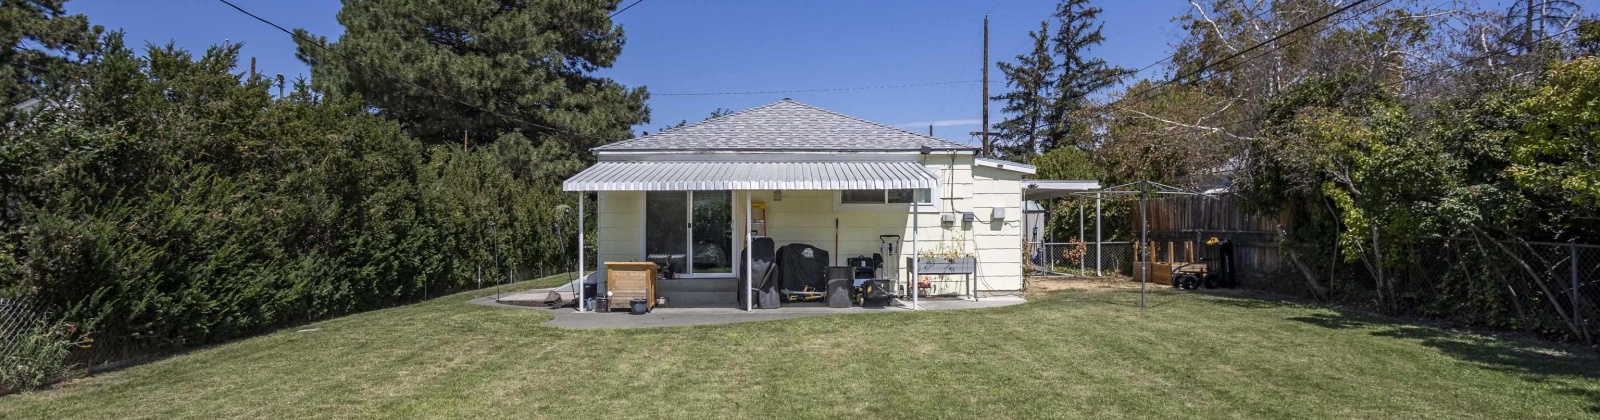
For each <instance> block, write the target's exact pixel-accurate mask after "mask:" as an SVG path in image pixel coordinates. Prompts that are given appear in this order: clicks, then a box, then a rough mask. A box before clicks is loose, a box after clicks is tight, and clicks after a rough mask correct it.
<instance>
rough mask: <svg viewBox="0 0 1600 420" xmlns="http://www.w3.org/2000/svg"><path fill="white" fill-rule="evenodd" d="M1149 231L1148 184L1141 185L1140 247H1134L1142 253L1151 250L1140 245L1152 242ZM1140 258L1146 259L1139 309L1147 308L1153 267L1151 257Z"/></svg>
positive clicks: (1141, 276) (1141, 279)
mask: <svg viewBox="0 0 1600 420" xmlns="http://www.w3.org/2000/svg"><path fill="white" fill-rule="evenodd" d="M1149 233H1150V192H1149V187H1148V186H1141V189H1140V191H1139V247H1134V248H1137V249H1140V251H1139V253H1140V254H1146V253H1147V251H1149V250H1147V249H1143V248H1140V247H1144V246H1148V245H1149V243H1150V238H1149V236H1148V235H1149ZM1140 258H1141V259H1143V260H1144V262H1143V266H1144V270H1140V276H1139V309H1144V308H1145V305H1144V295H1145V291H1146V290H1148V289H1149V288H1150V287H1149V284H1150V267H1151V264H1150V259H1149V258H1145V257H1144V256H1143V255H1141V256H1140Z"/></svg>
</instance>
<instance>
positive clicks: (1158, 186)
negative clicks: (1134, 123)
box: [1075, 181, 1210, 308]
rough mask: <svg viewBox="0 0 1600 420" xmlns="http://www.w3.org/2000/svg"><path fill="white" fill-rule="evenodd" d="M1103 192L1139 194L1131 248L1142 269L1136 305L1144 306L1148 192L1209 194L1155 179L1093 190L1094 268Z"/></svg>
mask: <svg viewBox="0 0 1600 420" xmlns="http://www.w3.org/2000/svg"><path fill="white" fill-rule="evenodd" d="M1102 194H1109V195H1112V196H1120V195H1132V194H1138V195H1139V242H1138V243H1136V244H1134V247H1133V248H1134V262H1135V264H1139V265H1138V266H1137V267H1140V268H1142V270H1140V271H1141V273H1140V275H1139V307H1140V308H1146V307H1147V306H1146V298H1147V296H1146V295H1147V293H1148V292H1149V284H1150V268H1151V263H1150V258H1149V257H1153V255H1152V254H1151V253H1150V250H1149V249H1147V248H1148V245H1149V242H1150V236H1149V232H1150V215H1149V213H1150V195H1151V194H1169V195H1186V196H1201V197H1210V196H1209V195H1207V194H1204V193H1196V192H1190V191H1187V190H1184V189H1182V188H1178V187H1174V186H1171V185H1167V184H1162V183H1159V182H1154V181H1136V182H1130V183H1126V184H1122V185H1117V186H1113V187H1108V188H1101V189H1100V190H1097V191H1095V192H1094V198H1095V242H1096V251H1095V253H1096V254H1097V255H1096V262H1095V268H1096V271H1099V270H1100V262H1099V261H1098V259H1099V258H1100V257H1099V255H1098V254H1099V253H1100V251H1099V246H1100V245H1099V242H1100V222H1099V220H1100V200H1101V198H1102ZM1075 195H1077V196H1079V197H1089V194H1088V193H1080V194H1075Z"/></svg>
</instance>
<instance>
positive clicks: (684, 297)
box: [656, 289, 738, 308]
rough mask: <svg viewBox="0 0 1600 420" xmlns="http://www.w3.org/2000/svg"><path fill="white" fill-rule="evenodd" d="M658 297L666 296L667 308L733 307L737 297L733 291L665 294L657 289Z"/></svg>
mask: <svg viewBox="0 0 1600 420" xmlns="http://www.w3.org/2000/svg"><path fill="white" fill-rule="evenodd" d="M656 296H665V297H666V298H667V306H668V307H673V308H684V307H706V306H711V307H721V306H733V305H734V304H736V303H738V302H735V298H736V297H737V296H735V295H734V294H733V291H732V290H728V291H725V292H663V291H661V289H656Z"/></svg>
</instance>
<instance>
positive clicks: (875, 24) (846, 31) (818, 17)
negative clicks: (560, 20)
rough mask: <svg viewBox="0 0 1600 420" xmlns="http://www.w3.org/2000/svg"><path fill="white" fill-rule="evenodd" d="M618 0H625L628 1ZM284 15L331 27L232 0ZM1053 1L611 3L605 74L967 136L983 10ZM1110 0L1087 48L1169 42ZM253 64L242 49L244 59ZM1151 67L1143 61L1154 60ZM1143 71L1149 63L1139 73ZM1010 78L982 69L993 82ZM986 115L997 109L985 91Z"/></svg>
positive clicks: (269, 61)
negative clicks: (619, 31)
mask: <svg viewBox="0 0 1600 420" xmlns="http://www.w3.org/2000/svg"><path fill="white" fill-rule="evenodd" d="M631 1H632V0H627V1H626V2H624V4H626V3H628V2H631ZM235 3H236V4H239V5H240V6H242V7H244V8H246V9H248V10H250V11H252V12H255V13H256V14H258V15H261V16H262V17H265V18H267V19H269V20H272V21H274V22H277V23H278V24H280V25H283V26H286V27H290V28H305V29H308V30H310V31H312V32H314V33H317V34H320V35H325V36H328V37H329V38H337V36H338V34H339V33H340V32H341V31H342V28H341V27H340V26H339V24H338V21H337V20H335V18H334V15H335V14H336V13H338V10H339V2H338V1H335V0H235ZM1054 5H1055V2H1054V1H1039V0H969V1H914V0H886V1H848V0H837V1H836V0H823V1H698V0H644V2H642V3H640V4H638V5H637V6H634V7H633V8H632V9H630V10H628V11H626V12H624V13H622V14H621V15H619V16H617V19H616V21H617V22H619V23H620V24H621V25H622V26H623V29H624V30H625V31H626V33H627V37H628V43H627V46H626V47H624V49H623V52H622V57H621V58H620V59H618V61H617V65H616V66H615V67H613V68H611V69H607V70H605V71H603V72H602V74H604V75H606V76H609V77H612V78H614V79H616V80H618V81H620V82H622V83H624V84H626V85H629V86H641V85H642V86H647V87H648V88H649V89H650V91H651V92H652V93H653V94H655V96H653V97H652V98H651V100H650V102H649V105H650V108H651V111H652V121H651V122H650V123H648V124H644V125H641V126H638V127H635V128H634V129H635V131H636V132H637V131H655V130H657V129H659V128H660V127H661V126H665V125H669V124H674V123H677V122H678V121H679V120H689V121H696V120H699V119H703V118H704V117H705V116H706V115H707V114H709V113H710V112H711V110H713V109H716V108H719V107H720V108H725V109H733V110H738V109H744V108H749V107H752V106H757V105H761V104H764V103H767V102H772V101H775V100H778V99H782V98H785V97H789V98H794V99H795V100H798V101H801V102H805V103H809V104H812V105H816V106H821V107H824V108H828V109H833V110H836V111H839V112H844V113H847V114H851V115H855V116H859V117H862V118H866V119H869V120H873V121H877V122H881V123H885V124H891V125H899V126H902V127H904V128H907V129H910V130H913V131H917V132H926V131H927V129H928V128H927V125H928V124H930V123H933V124H934V125H937V127H935V128H934V133H935V135H937V136H939V137H944V138H947V139H951V140H955V141H959V142H970V141H972V139H971V136H969V135H968V134H967V133H968V132H971V131H976V130H977V129H978V127H979V124H978V123H977V120H978V118H979V116H980V112H979V110H980V107H981V106H982V102H981V99H980V98H981V95H980V93H979V92H980V90H981V84H979V83H976V82H971V83H966V81H976V80H978V79H980V78H981V67H980V66H981V63H982V56H981V55H980V54H981V49H980V47H981V45H982V27H983V15H984V13H985V12H988V13H989V15H990V50H991V52H990V58H991V59H993V60H1000V59H1010V58H1012V57H1013V56H1015V55H1016V54H1018V53H1021V52H1023V50H1024V49H1025V48H1026V46H1027V32H1028V31H1029V30H1034V29H1037V28H1038V25H1039V21H1040V20H1043V19H1046V18H1047V17H1048V16H1049V14H1050V12H1051V10H1052V9H1053V7H1054ZM1096 5H1097V6H1099V7H1102V8H1104V9H1105V13H1104V14H1103V15H1102V16H1103V17H1104V20H1105V35H1106V37H1107V41H1106V43H1105V44H1104V45H1102V46H1101V47H1100V48H1098V49H1096V50H1095V54H1096V55H1099V56H1101V57H1103V58H1105V59H1106V60H1108V61H1110V62H1111V63H1113V64H1117V65H1121V66H1123V67H1128V68H1135V69H1136V68H1141V67H1144V66H1145V65H1148V64H1150V63H1152V62H1155V61H1156V60H1160V59H1161V58H1163V57H1165V55H1167V54H1169V53H1170V48H1169V44H1171V43H1172V42H1174V41H1176V39H1177V37H1178V35H1179V33H1178V30H1179V28H1178V27H1177V25H1175V24H1173V23H1172V22H1171V18H1172V17H1173V16H1177V15H1179V14H1181V13H1183V12H1184V11H1185V10H1186V8H1187V7H1188V4H1187V3H1186V2H1184V1H1181V0H1159V1H1157V0H1144V1H1128V0H1124V1H1111V0H1101V1H1098V2H1096ZM67 9H68V10H69V11H70V12H73V13H83V14H86V15H88V17H89V20H90V21H91V22H93V23H95V24H99V25H104V26H106V27H107V28H108V29H121V30H124V31H126V32H127V39H128V41H129V43H130V44H137V43H155V44H165V43H167V42H175V43H177V45H178V46H180V47H184V48H188V49H190V50H202V49H204V48H205V47H206V46H209V45H212V44H217V43H221V42H223V41H233V42H239V43H243V44H244V47H243V48H244V50H243V51H244V56H245V57H252V56H253V57H255V58H256V60H257V64H256V67H257V69H258V71H261V72H263V73H267V74H273V73H283V74H284V75H285V76H286V77H289V78H290V79H293V78H294V77H295V76H298V75H307V76H309V71H308V70H307V69H306V66H305V65H304V64H302V63H300V61H299V60H296V59H295V58H294V42H293V41H292V40H291V39H290V37H289V35H287V34H284V33H282V32H278V31H277V30H276V29H273V28H271V27H269V26H266V25H265V24H262V23H260V22H257V21H255V20H253V19H250V18H249V17H247V16H244V15H242V14H240V13H238V12H236V11H234V10H233V9H231V8H228V7H227V5H224V4H222V3H220V2H218V1H216V0H162V1H127V0H72V1H69V2H68V3H67ZM248 65H249V61H248V58H246V59H245V60H244V61H243V62H242V63H240V71H241V72H242V71H245V70H246V69H247V68H248V67H247V66H248ZM1159 70H1160V69H1159V67H1158V68H1156V69H1152V70H1150V71H1151V72H1156V71H1159ZM1145 75H1146V76H1158V75H1152V74H1149V73H1147V74H1145ZM945 82H963V83H953V84H938V85H928V86H916V87H901V88H886V89H860V90H846V91H833V92H794V93H771V94H752V95H713V96H669V95H663V94H670V93H707V92H749V91H773V90H796V89H836V88H858V87H871V86H886V85H906V84H929V83H945ZM1005 89H1006V87H1005V81H1004V78H1003V77H1001V75H1000V73H999V70H998V69H994V68H991V70H990V92H991V94H996V93H998V92H1002V91H1004V90H1005ZM990 120H991V122H998V121H999V120H1000V113H999V104H998V103H995V104H994V105H991V113H990Z"/></svg>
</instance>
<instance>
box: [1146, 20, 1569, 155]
mask: <svg viewBox="0 0 1600 420" xmlns="http://www.w3.org/2000/svg"><path fill="white" fill-rule="evenodd" d="M1577 29H1578V28H1576V27H1574V28H1571V29H1567V30H1564V31H1561V32H1557V33H1554V34H1551V35H1548V36H1545V37H1542V38H1540V39H1538V40H1535V41H1534V42H1535V43H1538V42H1544V41H1548V40H1551V39H1555V38H1557V37H1560V36H1562V35H1566V34H1568V33H1571V32H1573V31H1576V30H1577ZM1512 49H1513V48H1511V47H1505V48H1501V49H1499V50H1495V51H1490V52H1486V53H1484V54H1483V55H1480V56H1477V57H1473V58H1471V59H1467V60H1462V61H1460V62H1457V63H1455V64H1452V65H1449V66H1445V67H1442V68H1438V69H1435V70H1433V71H1429V72H1427V73H1423V74H1421V75H1418V76H1414V77H1411V78H1402V79H1400V80H1396V81H1392V82H1386V83H1382V84H1379V85H1378V87H1380V88H1391V87H1394V86H1396V85H1399V84H1401V83H1405V82H1410V81H1415V80H1418V79H1424V78H1428V77H1432V76H1434V75H1437V74H1439V73H1443V72H1445V71H1450V70H1455V69H1457V68H1460V67H1462V66H1465V65H1468V64H1472V63H1476V62H1479V61H1483V60H1487V59H1489V58H1492V57H1495V56H1500V55H1504V54H1506V53H1509V52H1511V50H1512ZM1263 118H1265V117H1263V116H1253V117H1247V118H1242V119H1238V120H1234V121H1231V122H1227V123H1223V124H1217V125H1213V126H1208V127H1181V128H1183V129H1187V130H1189V131H1184V132H1173V133H1164V134H1161V135H1158V136H1153V137H1147V138H1149V139H1152V140H1161V139H1166V138H1170V137H1174V136H1179V135H1186V134H1192V133H1196V132H1201V131H1212V132H1215V131H1218V130H1220V129H1222V128H1225V127H1232V126H1236V125H1241V124H1245V123H1250V122H1259V121H1260V120H1262V119H1263Z"/></svg>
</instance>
